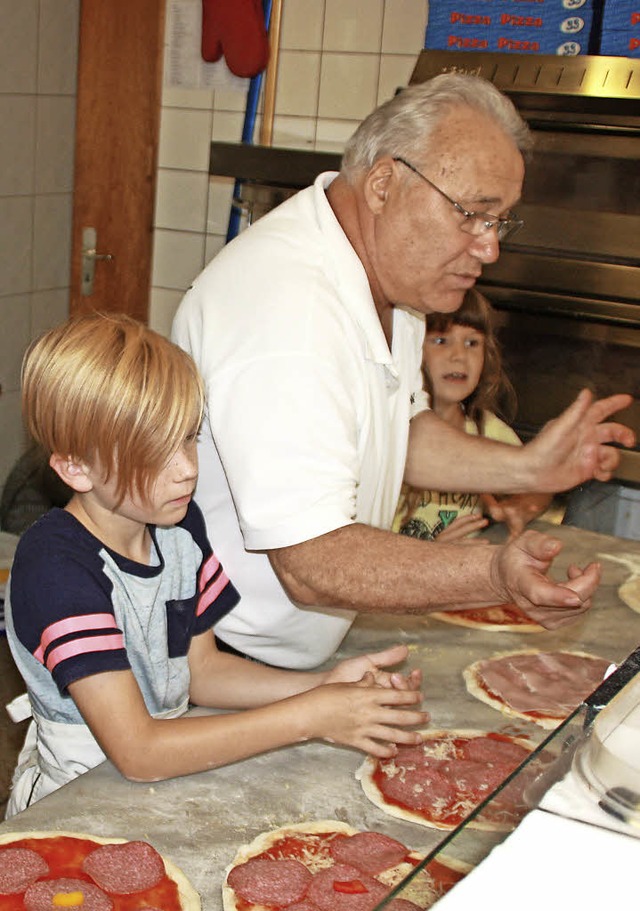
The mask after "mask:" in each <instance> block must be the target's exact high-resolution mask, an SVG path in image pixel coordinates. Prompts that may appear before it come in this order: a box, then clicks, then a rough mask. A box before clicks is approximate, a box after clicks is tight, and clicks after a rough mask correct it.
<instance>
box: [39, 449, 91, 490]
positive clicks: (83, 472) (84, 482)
mask: <svg viewBox="0 0 640 911" xmlns="http://www.w3.org/2000/svg"><path fill="white" fill-rule="evenodd" d="M49 465H50V466H51V467H52V468H53V470H54V471H55V473H56V474H57V475H58V477H60V478H61V479H62V480H63V481H64V483H65V484H66V485H67V486H68V487H71V489H72V490H75V491H76V493H87V491H89V490H91V489H92V487H93V482H92V481H91V479H90V477H89V467H88V466H87V465H85V463H84V462H79V461H78V460H77V459H74V458H73V456H63V455H60V453H59V452H54V453H52V454H51V456H50V457H49Z"/></svg>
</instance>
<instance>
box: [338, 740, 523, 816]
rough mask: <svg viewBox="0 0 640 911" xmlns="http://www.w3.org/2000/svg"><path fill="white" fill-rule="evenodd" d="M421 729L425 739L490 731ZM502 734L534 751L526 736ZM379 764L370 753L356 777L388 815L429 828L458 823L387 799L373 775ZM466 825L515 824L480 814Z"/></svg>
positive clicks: (374, 801)
mask: <svg viewBox="0 0 640 911" xmlns="http://www.w3.org/2000/svg"><path fill="white" fill-rule="evenodd" d="M418 733H419V734H420V735H421V736H422V739H423V740H438V739H440V738H447V739H449V738H451V737H486V736H487V734H488V733H490V732H488V731H478V730H467V729H463V728H460V729H448V730H432V729H429V730H425V731H418ZM501 736H504V737H506V738H507V740H510V741H511V742H512V743H516V744H518V746H521V747H524V748H525V749H526V750H529V751H531V750H533V749H534V747H533V744H532V743H531V742H530V741H529V740H526V739H525V738H523V737H512V736H508V735H506V734H503V735H501ZM376 764H377V763H376V759H375V758H374V757H373V756H367V758H366V759H365V761H364V762H363V763H362V765H361V766H360V768H359V769H358V770H357V771H356V778H357V779H358V780H359V781H360V784H361V785H362V790H363V791H364V793H365V794H366V796H367V797H368V798H369V800H370V801H371V803H373V804H375V805H376V806H377V807H378V808H379V809H380V810H382V811H383V812H384V813H387V814H388V815H389V816H395V817H396V818H398V819H403V820H406V821H407V822H417V823H418V825H421V826H426V827H427V828H430V829H443V830H447V831H451V830H452V829H455V828H457V826H456V825H451V824H447V823H439V822H437V820H429V819H425V817H424V816H422V814H420V813H418V812H417V811H415V812H412V811H411V810H410V809H407V808H405V807H400V806H398V805H397V804H394V803H387V801H386V800H385V797H384V794H383V793H382V792H381V791H380V790H379V788H378V786H377V785H376V783H375V781H374V779H373V775H374V772H375V769H376ZM474 806H476V804H474ZM472 809H473V807H470V808H469V811H471V810H472ZM467 828H469V829H478V830H479V831H483V832H504V831H510V830H511V829H512V828H513V826H511V825H509V826H506V827H505V826H500V825H499V824H498V823H493V822H489V821H488V820H486V819H482V818H481V817H480V818H478V817H476V818H475V819H472V820H470V822H468V823H467Z"/></svg>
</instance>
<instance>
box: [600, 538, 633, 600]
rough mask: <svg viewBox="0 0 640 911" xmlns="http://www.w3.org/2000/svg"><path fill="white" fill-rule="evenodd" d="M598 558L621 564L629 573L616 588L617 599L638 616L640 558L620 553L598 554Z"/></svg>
mask: <svg viewBox="0 0 640 911" xmlns="http://www.w3.org/2000/svg"><path fill="white" fill-rule="evenodd" d="M598 557H600V558H604V559H605V560H612V561H613V562H614V563H621V564H622V566H626V568H627V569H628V570H629V571H630V573H631V575H630V576H629V577H628V578H627V579H626V580H625V581H624V582H623V583H622V585H620V586H619V587H618V597H619V598H620V600H621V601H624V603H625V604H626V605H627V607H630V608H631V610H633V611H636V613H638V614H640V556H638V555H637V554H629V553H622V554H598Z"/></svg>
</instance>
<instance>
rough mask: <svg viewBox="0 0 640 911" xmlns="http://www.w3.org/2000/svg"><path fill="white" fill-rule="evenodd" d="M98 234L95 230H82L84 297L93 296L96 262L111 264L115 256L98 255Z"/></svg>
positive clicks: (82, 286) (108, 254)
mask: <svg viewBox="0 0 640 911" xmlns="http://www.w3.org/2000/svg"><path fill="white" fill-rule="evenodd" d="M97 241H98V233H97V231H96V229H95V228H83V229H82V264H81V269H82V272H81V275H82V280H81V289H80V290H81V292H82V295H83V297H89V296H90V295H91V294H93V282H94V278H95V272H96V261H97V260H103V261H105V262H111V261H112V260H113V256H112V254H111V253H98V251H97V246H96V245H97Z"/></svg>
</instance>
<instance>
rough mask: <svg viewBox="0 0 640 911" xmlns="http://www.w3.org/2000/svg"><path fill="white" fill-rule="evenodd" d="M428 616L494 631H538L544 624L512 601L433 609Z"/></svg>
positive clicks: (458, 624)
mask: <svg viewBox="0 0 640 911" xmlns="http://www.w3.org/2000/svg"><path fill="white" fill-rule="evenodd" d="M429 616H430V617H435V618H436V620H442V621H444V622H445V623H452V624H453V625H454V626H465V627H468V628H469V629H482V630H488V631H490V632H496V633H499V632H514V633H540V632H543V630H544V626H541V625H540V624H539V623H535V622H534V621H533V620H531V619H530V618H529V617H527V615H526V614H525V613H523V612H522V611H521V610H520V608H519V607H517V606H516V605H515V604H513V603H509V604H493V605H491V606H490V607H476V608H459V609H456V610H450V611H435V612H434V613H432V614H429Z"/></svg>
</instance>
